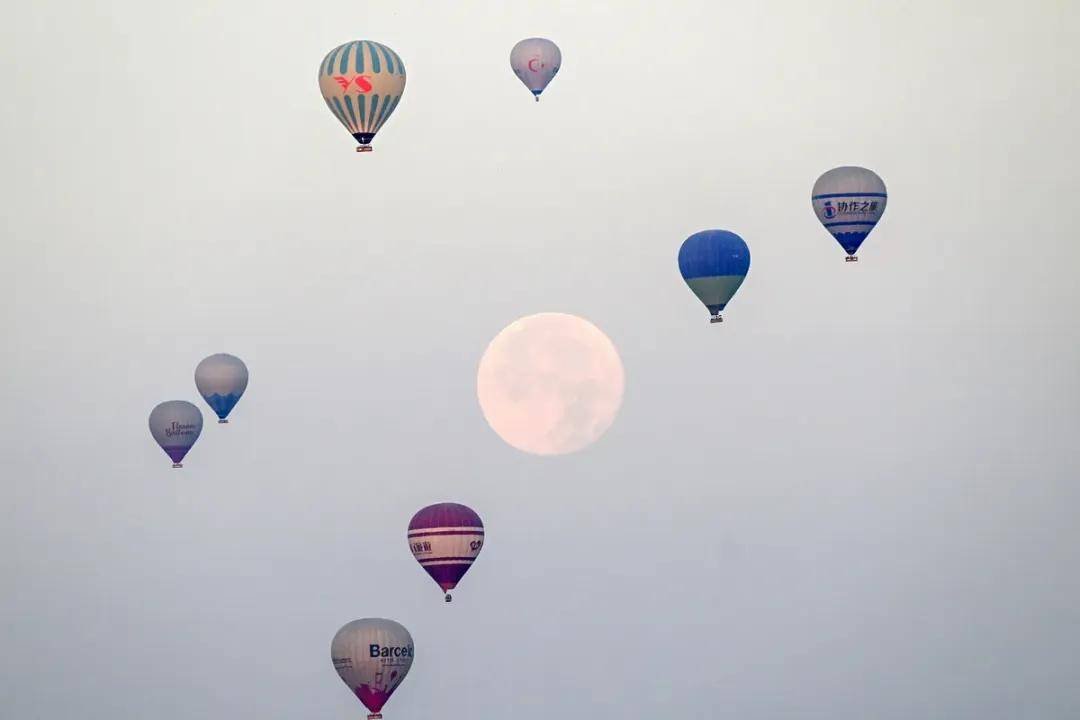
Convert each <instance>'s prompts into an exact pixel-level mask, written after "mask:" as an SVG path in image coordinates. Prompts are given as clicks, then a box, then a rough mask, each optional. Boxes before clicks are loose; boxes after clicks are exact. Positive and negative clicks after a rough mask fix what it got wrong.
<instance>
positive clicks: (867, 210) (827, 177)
mask: <svg viewBox="0 0 1080 720" xmlns="http://www.w3.org/2000/svg"><path fill="white" fill-rule="evenodd" d="M810 199H811V202H812V203H813V205H814V213H815V214H816V215H817V218H818V220H820V221H821V224H822V225H824V226H825V229H826V230H828V231H829V232H830V233H832V236H833V237H834V238H836V241H837V242H838V243H840V247H842V248H844V250H845V251H846V252H847V258H846V260H847V261H848V262H854V261H855V260H858V258H856V257H855V253H856V252H858V251H859V246H860V245H862V243H863V240H865V239H866V236H867V235H869V234H870V231H871V230H873V229H874V226H875V225H877V224H878V221H879V220H881V215H882V213H884V212H885V203H886V201H887V200H888V195H887V194H886V192H885V183H884V182H883V181H882V180H881V178H880V177H878V176H877V173H875V172H874V171H872V170H867V169H866V168H861V167H838V168H833V169H832V170H830V171H829V172H827V173H825V174H824V175H822V176H821V177H819V178H818V180H817V182H816V183H814V189H813V191H812V192H811V198H810Z"/></svg>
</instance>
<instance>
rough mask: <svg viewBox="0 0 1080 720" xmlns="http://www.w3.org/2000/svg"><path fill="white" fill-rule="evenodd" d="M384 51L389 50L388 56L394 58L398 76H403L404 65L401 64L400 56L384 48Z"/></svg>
mask: <svg viewBox="0 0 1080 720" xmlns="http://www.w3.org/2000/svg"><path fill="white" fill-rule="evenodd" d="M386 49H387V50H390V54H391V55H393V56H394V60H395V61H396V62H397V69H398V75H404V74H405V63H403V62H401V56H400V55H398V54H397V53H396V52H394V51H393V50H391V49H390V48H386Z"/></svg>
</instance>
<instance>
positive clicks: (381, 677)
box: [330, 618, 413, 720]
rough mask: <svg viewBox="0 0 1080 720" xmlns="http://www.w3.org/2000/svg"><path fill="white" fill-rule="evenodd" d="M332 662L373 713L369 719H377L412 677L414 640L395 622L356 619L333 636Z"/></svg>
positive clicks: (380, 619) (377, 619)
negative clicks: (409, 675)
mask: <svg viewBox="0 0 1080 720" xmlns="http://www.w3.org/2000/svg"><path fill="white" fill-rule="evenodd" d="M330 659H331V660H333V662H334V669H335V670H337V673H338V675H340V676H341V680H342V682H344V683H345V684H346V685H348V686H349V689H350V690H352V691H353V693H355V694H356V697H358V698H359V699H360V702H362V703H364V707H366V708H367V709H368V710H370V711H371V714H370V715H368V720H378V718H381V717H382V713H381V712H380V711H381V710H382V707H383V705H385V704H386V701H387V700H389V699H390V696H391V695H393V694H394V690H397V686H398V685H400V684H401V681H402V680H404V679H405V676H406V675H408V674H409V668H410V667H412V661H413V639H412V636H411V635H409V631H408V630H406V629H405V628H404V627H402V626H401V625H400V624H399V623H396V622H394V621H393V620H386V619H385V618H364V619H363V620H353V621H352V622H351V623H348V624H347V625H345V626H343V627H342V628H341V629H340V630H338V631H337V634H336V635H334V640H333V642H331V643H330Z"/></svg>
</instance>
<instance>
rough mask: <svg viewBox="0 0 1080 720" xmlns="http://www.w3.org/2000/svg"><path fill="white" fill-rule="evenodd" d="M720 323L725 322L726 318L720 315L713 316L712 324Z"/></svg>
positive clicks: (710, 320)
mask: <svg viewBox="0 0 1080 720" xmlns="http://www.w3.org/2000/svg"><path fill="white" fill-rule="evenodd" d="M718 322H724V318H722V317H720V316H719V315H713V316H712V317H711V318H709V323H710V324H712V323H718Z"/></svg>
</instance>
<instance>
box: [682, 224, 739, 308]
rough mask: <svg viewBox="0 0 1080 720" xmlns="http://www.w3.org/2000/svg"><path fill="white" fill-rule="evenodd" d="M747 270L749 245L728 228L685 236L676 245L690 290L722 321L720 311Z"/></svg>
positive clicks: (725, 305) (683, 274) (736, 288)
mask: <svg viewBox="0 0 1080 720" xmlns="http://www.w3.org/2000/svg"><path fill="white" fill-rule="evenodd" d="M749 271H750V248H748V247H747V246H746V243H745V242H743V239H742V238H741V237H739V236H738V235H736V234H735V233H733V232H728V231H727V230H703V231H702V232H699V233H694V234H693V235H691V236H690V237H688V238H686V241H685V242H683V244H682V247H681V248H679V272H681V273H682V276H683V280H685V281H686V284H687V285H689V286H690V290H691V291H692V292H693V293H694V294H695V295H697V296H698V299H699V300H701V302H702V303H703V304H704V305H705V307H706V308H708V309H709V312H710V313H712V319H711V320H710V322H714V323H716V322H722V321H723V318H722V317H720V312H721V311H722V310H723V309H724V308H725V307H727V304H728V303H729V302H730V301H731V298H732V296H734V295H735V292H736V291H737V290H738V289H739V286H740V285H742V283H743V280H745V279H746V273H748V272H749Z"/></svg>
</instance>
